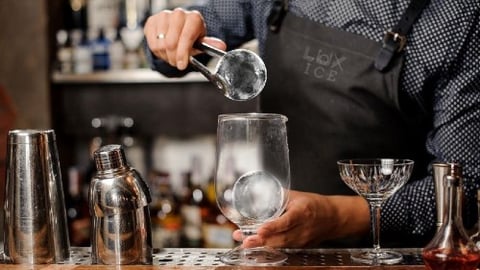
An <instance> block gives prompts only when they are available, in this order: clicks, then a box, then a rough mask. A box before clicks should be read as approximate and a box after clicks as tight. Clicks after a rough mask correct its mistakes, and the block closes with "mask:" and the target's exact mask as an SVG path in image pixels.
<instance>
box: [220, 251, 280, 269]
mask: <svg viewBox="0 0 480 270" xmlns="http://www.w3.org/2000/svg"><path fill="white" fill-rule="evenodd" d="M220 260H221V261H222V262H223V263H225V264H230V265H260V266H262V265H263V266H267V265H278V264H281V263H283V262H285V261H286V260H287V255H285V254H283V253H282V252H280V251H278V250H275V249H273V248H270V247H256V248H242V247H236V248H234V249H232V250H230V251H228V252H226V253H224V254H222V255H221V256H220Z"/></svg>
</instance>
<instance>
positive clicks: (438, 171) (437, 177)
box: [432, 162, 450, 230]
mask: <svg viewBox="0 0 480 270" xmlns="http://www.w3.org/2000/svg"><path fill="white" fill-rule="evenodd" d="M432 167H433V181H434V186H435V200H436V203H437V230H438V229H439V228H440V227H441V226H442V223H443V212H444V208H445V198H444V193H445V187H444V183H443V181H444V178H445V176H447V175H449V174H450V164H448V163H443V162H435V163H433V164H432Z"/></svg>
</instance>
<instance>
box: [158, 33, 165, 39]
mask: <svg viewBox="0 0 480 270" xmlns="http://www.w3.org/2000/svg"><path fill="white" fill-rule="evenodd" d="M164 38H165V34H164V33H160V34H158V35H157V39H164Z"/></svg>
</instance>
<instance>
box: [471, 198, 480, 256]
mask: <svg viewBox="0 0 480 270" xmlns="http://www.w3.org/2000/svg"><path fill="white" fill-rule="evenodd" d="M477 209H478V210H477V211H478V215H477V216H478V221H477V224H476V229H477V231H476V232H475V233H474V234H472V235H471V236H470V240H472V242H473V243H474V244H475V246H477V248H478V249H480V189H479V190H477Z"/></svg>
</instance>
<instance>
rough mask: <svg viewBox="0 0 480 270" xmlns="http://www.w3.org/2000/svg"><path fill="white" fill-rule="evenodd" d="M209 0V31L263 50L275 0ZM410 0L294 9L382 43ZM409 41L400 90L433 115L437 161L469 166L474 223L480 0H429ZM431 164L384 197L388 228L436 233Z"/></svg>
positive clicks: (479, 159) (328, 1) (479, 141)
mask: <svg viewBox="0 0 480 270" xmlns="http://www.w3.org/2000/svg"><path fill="white" fill-rule="evenodd" d="M202 2H203V6H195V7H194V8H195V9H198V10H200V11H201V12H202V14H203V16H204V18H205V21H206V24H207V29H208V31H209V33H208V35H211V36H217V37H219V38H221V39H223V40H224V41H226V42H227V45H228V47H229V48H235V47H237V46H239V45H241V44H243V43H244V42H246V41H248V40H251V39H257V40H258V42H259V50H260V54H263V50H264V47H265V40H266V36H267V31H268V29H267V25H266V18H267V16H268V14H269V12H270V8H271V5H272V1H267V0H210V1H202ZM408 4H409V1H408V0H382V1H357V0H337V1H333V0H315V1H306V0H290V1H289V12H292V13H294V14H296V15H297V16H300V17H304V18H308V19H310V20H313V21H315V22H318V23H322V24H325V25H327V26H330V27H334V28H338V29H342V30H344V31H347V32H351V33H355V34H359V35H363V36H365V37H366V38H368V39H371V40H375V41H378V42H381V41H382V39H383V36H384V33H385V31H386V30H389V29H391V28H393V27H394V26H395V25H396V23H397V22H398V21H399V19H400V17H401V15H402V14H403V12H404V11H405V9H406V8H407V6H408ZM407 40H408V41H407V46H406V49H405V59H406V61H405V64H404V66H403V70H402V76H401V82H400V84H401V85H400V89H401V91H404V92H406V93H407V95H408V97H409V98H410V99H411V100H413V101H414V102H415V104H416V105H417V107H418V109H419V111H421V112H423V113H426V114H427V115H428V116H429V117H430V118H431V119H432V121H433V123H432V128H431V130H430V132H429V133H428V136H427V138H426V141H425V144H426V148H427V151H428V152H429V154H431V155H432V156H433V157H434V158H435V160H432V161H447V162H453V161H454V162H459V163H460V164H461V165H462V166H463V174H464V189H465V200H464V206H465V207H464V211H463V214H464V223H465V225H466V227H471V226H472V225H473V224H474V223H475V222H476V221H477V204H476V192H477V189H478V188H479V185H480V1H478V0H465V1H435V0H432V1H430V3H429V4H428V5H427V7H426V8H425V9H424V10H423V12H422V14H421V17H420V18H419V19H418V20H417V21H416V23H415V24H414V26H413V28H412V30H411V32H410V33H409V34H408V36H407ZM425 169H426V170H428V171H429V176H427V177H426V178H424V179H411V180H410V181H409V183H408V184H407V185H405V186H404V187H403V188H402V189H401V190H399V191H398V192H397V193H396V194H394V196H393V197H391V198H390V199H389V200H388V201H387V202H386V203H385V205H384V208H383V211H382V235H384V234H386V235H403V234H405V235H409V236H410V237H411V236H412V235H413V236H415V237H418V238H420V239H421V238H424V239H431V237H432V233H434V231H435V223H436V211H435V194H434V186H433V181H432V176H431V175H432V172H431V167H430V166H429V168H425ZM293 181H295V179H293ZM382 237H383V236H382ZM421 244H425V243H424V242H423V243H421Z"/></svg>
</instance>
